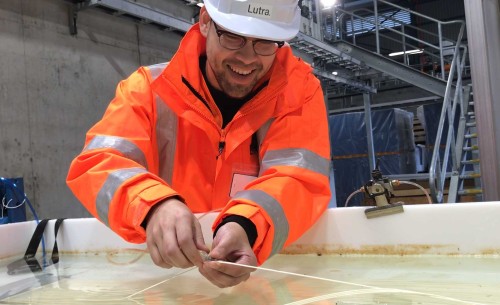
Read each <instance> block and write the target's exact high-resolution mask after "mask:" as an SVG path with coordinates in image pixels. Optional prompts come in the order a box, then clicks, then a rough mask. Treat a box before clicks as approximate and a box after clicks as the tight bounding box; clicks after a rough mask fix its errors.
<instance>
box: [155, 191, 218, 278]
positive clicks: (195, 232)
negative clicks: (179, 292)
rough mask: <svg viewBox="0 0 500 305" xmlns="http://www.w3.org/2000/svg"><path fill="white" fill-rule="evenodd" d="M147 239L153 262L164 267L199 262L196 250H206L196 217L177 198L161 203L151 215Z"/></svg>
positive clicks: (200, 261)
mask: <svg viewBox="0 0 500 305" xmlns="http://www.w3.org/2000/svg"><path fill="white" fill-rule="evenodd" d="M146 241H147V244H148V248H149V249H150V250H149V252H150V255H151V258H152V260H153V262H154V263H155V264H156V265H158V266H160V267H164V268H171V267H178V268H188V267H192V266H193V265H196V266H198V267H199V266H201V264H202V263H203V260H202V258H201V256H200V253H199V250H203V251H206V252H208V247H207V246H206V245H205V243H204V240H203V233H202V231H201V226H200V224H199V222H198V220H197V219H196V217H195V216H194V215H193V214H192V213H191V211H190V210H189V209H188V208H187V207H186V206H185V204H184V203H182V202H179V201H177V200H176V201H170V202H168V203H167V204H166V203H163V204H162V205H161V206H160V207H158V208H156V209H155V211H154V213H153V214H152V215H151V217H150V218H149V221H148V225H147V228H146Z"/></svg>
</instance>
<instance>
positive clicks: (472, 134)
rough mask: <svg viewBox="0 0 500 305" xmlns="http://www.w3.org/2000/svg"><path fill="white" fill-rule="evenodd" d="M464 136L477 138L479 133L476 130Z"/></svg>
mask: <svg viewBox="0 0 500 305" xmlns="http://www.w3.org/2000/svg"><path fill="white" fill-rule="evenodd" d="M464 137H465V138H466V139H472V138H477V133H476V132H474V133H470V134H466V135H465V136H464Z"/></svg>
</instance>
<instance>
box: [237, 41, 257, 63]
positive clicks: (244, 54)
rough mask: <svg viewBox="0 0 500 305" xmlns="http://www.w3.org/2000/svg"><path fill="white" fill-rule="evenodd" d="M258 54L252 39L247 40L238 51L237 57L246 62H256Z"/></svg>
mask: <svg viewBox="0 0 500 305" xmlns="http://www.w3.org/2000/svg"><path fill="white" fill-rule="evenodd" d="M258 56H259V55H257V53H255V51H254V49H253V41H252V40H247V43H246V44H245V45H244V46H243V48H241V49H239V50H237V51H236V57H237V58H238V59H239V60H240V61H242V62H244V63H251V62H254V61H255V60H256V59H257V58H258Z"/></svg>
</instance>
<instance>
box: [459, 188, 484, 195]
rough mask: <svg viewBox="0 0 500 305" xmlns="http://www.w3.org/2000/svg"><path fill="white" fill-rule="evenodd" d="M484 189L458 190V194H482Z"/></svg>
mask: <svg viewBox="0 0 500 305" xmlns="http://www.w3.org/2000/svg"><path fill="white" fill-rule="evenodd" d="M482 193H483V190H482V189H463V190H460V191H458V195H473V194H482Z"/></svg>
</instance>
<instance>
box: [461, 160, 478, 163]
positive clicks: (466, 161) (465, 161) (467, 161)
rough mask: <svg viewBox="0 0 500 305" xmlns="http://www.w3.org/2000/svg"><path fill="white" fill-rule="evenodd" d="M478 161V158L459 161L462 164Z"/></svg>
mask: <svg viewBox="0 0 500 305" xmlns="http://www.w3.org/2000/svg"><path fill="white" fill-rule="evenodd" d="M479 162H480V161H479V159H472V160H464V161H462V162H461V163H462V164H477V163H479Z"/></svg>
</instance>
